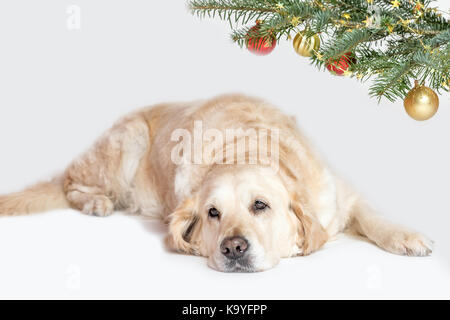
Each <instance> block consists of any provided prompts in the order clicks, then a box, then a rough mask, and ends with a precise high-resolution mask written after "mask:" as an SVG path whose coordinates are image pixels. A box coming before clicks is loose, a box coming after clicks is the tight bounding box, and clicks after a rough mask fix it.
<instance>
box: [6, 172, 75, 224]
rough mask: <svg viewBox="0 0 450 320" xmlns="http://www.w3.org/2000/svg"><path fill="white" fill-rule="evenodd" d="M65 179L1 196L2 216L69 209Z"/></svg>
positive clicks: (41, 183) (56, 179)
mask: <svg viewBox="0 0 450 320" xmlns="http://www.w3.org/2000/svg"><path fill="white" fill-rule="evenodd" d="M68 207H69V203H68V201H67V199H66V195H65V193H64V189H63V178H62V177H61V176H60V177H56V178H54V179H52V180H51V181H47V182H40V183H38V184H36V185H34V186H31V187H29V188H27V189H25V190H23V191H19V192H15V193H11V194H7V195H0V216H2V215H19V214H27V213H34V212H43V211H49V210H55V209H63V208H68Z"/></svg>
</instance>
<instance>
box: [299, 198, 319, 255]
mask: <svg viewBox="0 0 450 320" xmlns="http://www.w3.org/2000/svg"><path fill="white" fill-rule="evenodd" d="M291 210H292V211H293V212H294V214H295V215H296V216H297V218H298V220H300V223H299V226H298V231H297V232H298V240H297V245H298V247H299V249H300V250H301V253H300V254H301V255H308V254H310V253H312V252H314V251H315V250H317V249H319V248H320V247H321V246H323V245H324V244H325V242H327V240H328V234H327V232H326V231H325V229H324V228H323V227H322V225H321V224H320V222H319V221H318V220H317V218H316V217H315V216H314V215H312V214H309V213H308V212H306V211H305V210H304V209H303V207H302V205H301V203H300V201H298V200H296V199H292V200H291Z"/></svg>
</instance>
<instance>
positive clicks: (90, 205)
mask: <svg viewBox="0 0 450 320" xmlns="http://www.w3.org/2000/svg"><path fill="white" fill-rule="evenodd" d="M82 211H83V213H86V214H89V215H93V216H97V217H106V216H109V215H110V214H112V213H113V211H114V204H113V203H112V201H111V200H110V199H109V198H108V197H106V196H93V197H92V199H91V200H89V201H87V202H86V203H85V204H84V206H83V210H82Z"/></svg>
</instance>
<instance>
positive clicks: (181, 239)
mask: <svg viewBox="0 0 450 320" xmlns="http://www.w3.org/2000/svg"><path fill="white" fill-rule="evenodd" d="M196 201H197V200H196V198H189V199H186V200H185V201H183V202H182V203H181V204H180V205H179V206H178V207H177V208H176V209H175V211H174V212H173V213H172V214H170V216H169V234H168V235H167V237H166V245H167V246H168V248H169V249H171V250H175V251H178V252H184V253H188V254H195V255H198V254H199V245H200V242H199V240H200V239H199V238H200V225H201V221H200V217H199V216H198V214H197V212H196V210H195V208H196Z"/></svg>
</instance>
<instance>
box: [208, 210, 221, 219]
mask: <svg viewBox="0 0 450 320" xmlns="http://www.w3.org/2000/svg"><path fill="white" fill-rule="evenodd" d="M208 215H209V216H210V217H211V218H218V217H219V215H220V212H219V210H217V209H216V208H211V209H209V210H208Z"/></svg>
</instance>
